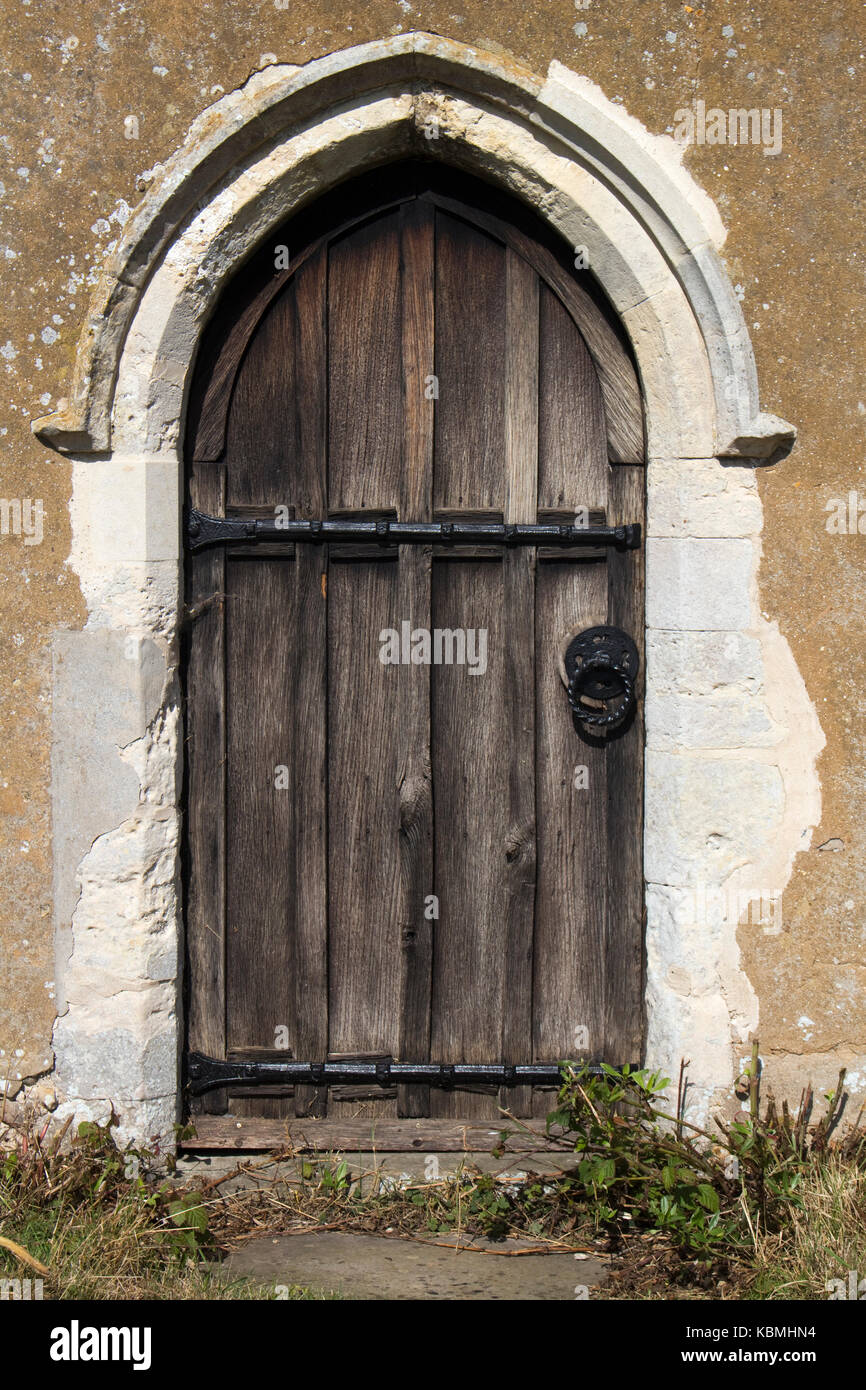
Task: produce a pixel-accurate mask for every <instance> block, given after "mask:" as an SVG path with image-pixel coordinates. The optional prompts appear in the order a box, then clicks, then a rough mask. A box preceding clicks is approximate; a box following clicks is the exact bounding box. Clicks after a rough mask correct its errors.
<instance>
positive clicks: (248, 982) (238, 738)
mask: <svg viewBox="0 0 866 1390" xmlns="http://www.w3.org/2000/svg"><path fill="white" fill-rule="evenodd" d="M293 570H294V561H292V560H282V561H281V560H272V559H266V560H258V559H243V560H230V561H229V562H228V565H227V586H226V587H227V593H228V598H227V627H226V672H227V683H228V690H229V699H228V703H227V740H226V743H227V761H226V774H227V781H226V825H227V853H228V863H229V866H230V870H231V872H230V873H229V874H228V877H227V915H228V932H227V967H226V1000H227V1018H226V1036H227V1044H228V1046H229V1047H230V1048H231V1049H233V1051H235V1052H236V1053H237V1052H239V1051H242V1050H243V1049H244V1048H245V1047H257V1048H258V1047H269V1046H270V1047H273V1046H274V1045H275V1038H276V1036H277V1034H276V1032H275V1030H276V1029H277V1028H281V1027H284V1028H287V1029H288V1043H289V1047H290V1048H291V1049H292V1051H293V1053H294V1055H297V1030H296V1019H295V1010H294V989H293V987H292V981H293V974H294V959H293V954H294V953H293V949H292V948H293V942H294V920H293V918H294V903H295V883H294V862H293V861H294V856H293V852H292V851H293V843H294V800H293V796H292V788H291V785H290V784H289V785H288V786H286V787H278V786H277V785H276V783H277V780H278V774H277V769H278V768H279V767H285V768H287V769H291V768H292V766H293V763H294V747H293V738H292V733H293V729H292V720H291V705H292V689H293V684H294V680H293V666H294V661H295V628H294V624H293V622H292V618H293V608H294V603H293V595H294V572H293ZM241 692H242V698H238V696H239V695H241ZM279 780H282V778H280V779H279Z"/></svg>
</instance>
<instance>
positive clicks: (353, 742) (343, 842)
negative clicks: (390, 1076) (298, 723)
mask: <svg viewBox="0 0 866 1390" xmlns="http://www.w3.org/2000/svg"><path fill="white" fill-rule="evenodd" d="M398 604H399V576H398V567H397V566H396V565H394V564H393V562H390V561H381V560H380V561H376V560H375V559H373V560H369V561H357V562H352V563H347V564H340V565H337V564H335V565H332V567H331V570H330V575H329V582H328V609H329V611H328V707H329V729H328V855H329V871H328V878H329V885H330V890H329V1019H330V1023H329V1032H330V1039H329V1051H330V1052H331V1053H340V1054H344V1055H353V1054H356V1053H357V1052H376V1053H384V1054H387V1055H390V1056H394V1055H396V1052H397V1049H398V1046H399V1023H400V1002H401V961H400V953H399V951H398V950H396V949H395V944H396V943H395V939H394V938H395V923H396V922H397V921H398V920H399V911H400V902H401V894H400V886H401V863H400V796H399V790H398V778H399V764H400V758H399V751H398V747H397V742H396V739H395V727H394V712H395V709H396V707H397V705H398V703H399V702H400V700H401V698H402V692H401V689H400V686H401V682H402V681H403V680H404V679H405V678H406V677H407V676H408V675H410V674H411V673H412V669H413V668H412V667H404V666H385V665H383V664H382V663H381V662H380V660H379V647H380V643H379V634H380V632H381V631H382V629H383V628H388V627H393V626H395V614H396V612H397V609H398ZM381 1106H382V1109H383V1110H384V1111H385V1112H386V1113H390V1114H394V1113H395V1107H394V1103H393V1102H388V1101H383V1102H382V1103H381Z"/></svg>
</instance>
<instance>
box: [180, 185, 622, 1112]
mask: <svg viewBox="0 0 866 1390" xmlns="http://www.w3.org/2000/svg"><path fill="white" fill-rule="evenodd" d="M187 459H188V471H187V476H188V505H189V506H190V507H192V508H195V509H197V510H198V511H200V512H203V513H206V514H208V515H210V516H215V517H222V516H227V517H236V518H244V519H249V518H255V517H262V518H271V519H273V518H274V517H275V516H277V515H279V516H281V517H283V518H293V519H305V520H309V521H315V520H321V519H326V518H330V519H335V518H357V519H367V520H369V519H376V518H380V519H388V518H391V519H395V520H401V521H448V520H454V519H461V518H463V519H466V518H471V519H480V520H497V521H504V522H515V523H520V522H529V523H533V522H537V521H541V520H546V519H556V520H560V521H563V520H567V521H569V522H570V521H572V520H573V519H574V517H575V515H576V514H579V509H588V511H589V512H590V513H591V514H592V517H593V520H595V521H598V520H601V521H604V522H607V523H608V524H611V525H613V524H620V523H625V522H640V521H641V519H642V515H643V496H644V483H643V468H642V464H643V436H642V425H641V416H640V397H639V392H638V388H637V381H636V377H635V374H634V368H633V365H632V362H631V359H630V356H629V353H628V351H627V349H626V347H625V345H624V342H623V340H622V337H621V335H620V333H619V331H618V329H617V327H616V325H615V324H613V323H612V322H611V320H610V316H609V314H608V313H607V311H606V309H605V307H604V305H603V304H602V302H601V300H600V297H599V295H598V293H597V292H595V291H594V289H593V286H592V282H591V277H589V276H588V274H587V273H586V272H584V273H578V272H576V271H575V270H574V269H573V266H572V257H571V253H570V252H569V249H568V248H567V247H565V246H563V245H561V244H560V243H559V242H558V240H557V239H555V238H553V237H552V236H551V234H550V233H549V232H548V231H547V230H546V229H545V228H543V227H542V226H541V224H540V223H537V222H536V221H535V220H534V219H533V217H532V215H531V213H529V212H528V211H527V210H526V209H524V208H523V207H522V206H520V205H517V204H516V203H514V204H513V203H510V202H508V201H507V200H505V199H502V198H501V197H499V196H498V195H496V194H494V193H493V191H492V190H490V189H488V188H486V187H485V186H484V185H481V184H476V183H474V182H472V181H470V180H468V179H465V178H459V177H458V176H456V175H454V174H451V175H448V174H443V173H441V172H440V173H437V172H435V170H434V169H433V167H432V166H425V165H405V166H401V167H397V168H391V169H389V170H386V171H384V172H381V173H379V174H378V175H375V176H368V177H367V178H366V179H363V180H360V181H356V182H355V183H353V184H351V185H347V186H345V187H344V188H343V189H341V190H338V191H337V193H336V194H333V195H331V196H329V197H328V198H327V199H324V200H322V202H321V203H320V204H319V205H317V206H316V207H315V208H313V209H312V210H310V211H308V212H307V213H305V214H303V215H302V216H300V217H299V218H297V219H296V220H295V222H294V223H292V224H291V225H290V226H289V227H288V228H287V229H286V231H285V233H284V234H280V235H278V236H277V237H275V238H274V240H273V243H269V244H268V246H267V247H265V248H263V250H262V252H261V254H260V255H259V256H258V257H257V258H256V260H254V261H253V262H252V263H251V264H250V265H249V266H248V267H247V268H246V269H245V270H244V271H242V272H241V274H240V275H239V276H238V277H237V278H236V280H235V281H234V282H233V283H232V285H231V286H230V287H229V289H228V290H227V291H226V292H225V294H224V295H223V298H222V302H221V305H220V308H219V311H218V313H217V315H216V317H215V319H214V321H213V323H212V325H211V329H210V332H209V334H208V337H207V339H206V342H205V344H204V346H203V349H202V353H201V357H200V361H199V364H198V367H197V370H196V376H195V380H194V383H193V391H192V397H191V405H190V413H189V427H188V446H187ZM188 559H189V563H188V565H187V614H188V621H187V625H186V631H187V633H188V657H187V667H186V671H187V675H186V698H187V705H186V721H187V725H186V733H187V743H186V747H187V754H188V772H187V805H188V814H187V829H186V843H187V860H186V862H187V871H186V919H187V985H188V999H187V1018H188V1025H187V1026H188V1048H189V1051H190V1052H191V1053H194V1054H201V1055H204V1056H206V1057H209V1058H211V1059H215V1060H217V1061H221V1060H224V1059H228V1060H230V1061H235V1062H236V1061H238V1060H241V1061H244V1060H245V1061H256V1060H257V1059H258V1060H260V1061H261V1060H271V1061H277V1062H279V1061H281V1060H283V1061H285V1060H289V1059H294V1060H297V1061H303V1062H321V1061H325V1060H337V1059H359V1058H365V1059H377V1058H378V1059H387V1058H392V1059H396V1060H402V1061H412V1062H420V1061H425V1060H432V1061H434V1062H439V1063H461V1062H476V1063H481V1062H491V1063H493V1062H496V1063H500V1062H505V1063H509V1062H511V1063H522V1062H530V1061H537V1062H554V1063H555V1062H558V1061H560V1060H562V1059H563V1058H566V1057H575V1056H588V1057H591V1058H593V1059H603V1060H607V1061H610V1062H614V1063H621V1062H625V1061H629V1062H631V1061H634V1060H635V1059H636V1058H638V1057H639V1055H640V1050H641V997H642V898H643V894H642V871H641V800H642V737H641V728H642V720H641V717H640V709H639V708H638V712H637V717H634V718H632V719H631V720H630V721H629V722H628V724H627V725H626V726H624V727H623V728H622V729H620V730H618V731H616V732H615V733H611V734H610V735H608V736H607V737H592V736H590V735H587V734H585V733H583V732H582V731H581V729H580V728H579V727H576V726H575V723H574V720H573V719H572V716H571V712H570V710H569V707H568V702H567V698H566V691H565V687H564V684H563V680H562V654H563V651H564V648H565V646H566V644H567V642H568V639H569V636H570V635H571V634H573V633H574V632H576V631H579V630H580V629H582V628H586V627H590V626H593V625H595V624H598V623H612V624H616V625H618V626H619V627H621V628H623V629H624V630H626V631H627V632H628V633H630V634H631V635H632V636H633V637H634V639H635V640H636V641H637V643H638V645H639V648H640V649H641V651H642V648H643V643H642V632H643V588H642V573H643V569H642V551H641V550H640V549H638V550H629V551H619V550H616V549H610V548H606V549H598V550H594V551H590V552H587V551H586V550H585V549H584V550H574V551H571V550H568V551H562V550H545V549H544V548H543V547H534V546H521V547H516V546H515V547H509V546H504V547H499V548H493V549H492V548H489V547H488V548H486V549H483V550H482V549H480V548H473V547H472V546H465V545H457V546H455V545H452V546H450V547H449V546H443V545H408V544H404V545H400V546H396V545H381V546H378V547H376V546H371V545H369V544H366V545H353V544H352V543H350V542H343V543H342V544H334V543H329V544H320V545H313V544H297V545H295V546H291V545H288V544H285V543H283V544H262V543H258V544H253V543H252V542H246V541H244V540H243V539H235V540H233V541H232V542H231V543H229V544H217V545H211V546H209V547H207V548H204V549H202V550H200V551H196V552H195V553H193V554H191V555H190V556H189V557H188ZM437 631H438V633H439V634H440V644H439V647H438V654H439V660H438V661H437V659H436V656H437V647H436V633H437ZM425 632H426V633H428V634H429V651H427V650H426V648H425V639H424V637H423V634H424V633H425ZM443 633H447V634H451V635H450V636H448V637H441V634H443ZM455 633H456V634H458V636H456V637H455V636H454V634H455ZM460 633H462V634H463V638H462V642H463V644H464V645H463V646H462V647H461V639H460V637H459V634H460ZM419 634H420V635H419ZM473 634H474V635H473ZM482 634H484V637H483V638H482ZM395 638H396V645H395ZM482 648H483V659H482ZM413 652H414V656H413ZM449 652H450V655H451V657H452V660H451V661H450V662H449V661H448V660H447V656H448V654H449ZM461 654H462V655H463V658H464V659H463V661H462V662H461V661H460V657H461ZM389 655H390V659H386V658H388V657H389ZM428 657H429V660H428ZM503 1103H504V1104H506V1105H508V1106H509V1107H510V1108H511V1109H512V1110H514V1111H516V1112H517V1113H521V1114H524V1115H527V1114H532V1113H535V1114H543V1113H545V1112H546V1111H547V1109H549V1108H550V1094H549V1093H548V1092H543V1091H537V1092H536V1093H535V1094H533V1092H532V1090H531V1088H530V1087H529V1086H525V1085H524V1086H518V1087H514V1086H510V1087H502V1088H497V1087H494V1086H486V1087H485V1086H473V1087H472V1088H471V1089H466V1090H464V1089H461V1088H459V1087H457V1088H455V1087H452V1088H442V1087H439V1086H426V1085H421V1084H412V1085H399V1086H396V1085H395V1086H392V1085H382V1084H379V1085H375V1084H374V1085H368V1086H364V1085H358V1084H357V1083H355V1084H352V1085H346V1086H338V1085H332V1086H330V1087H329V1088H326V1087H325V1086H324V1085H318V1086H314V1085H312V1084H303V1085H292V1084H287V1083H286V1082H285V1081H284V1080H281V1079H280V1078H279V1077H278V1076H276V1077H275V1078H274V1080H273V1083H272V1084H271V1085H269V1086H266V1087H262V1086H256V1087H251V1086H243V1085H232V1086H226V1087H222V1088H220V1089H218V1090H213V1091H210V1092H209V1093H207V1095H205V1096H204V1097H203V1098H202V1099H201V1100H200V1101H199V1102H197V1103H196V1106H195V1107H194V1108H196V1109H204V1110H206V1111H210V1112H211V1113H217V1114H231V1115H240V1116H244V1115H246V1116H265V1117H267V1116H270V1117H275V1118H276V1117H309V1116H319V1117H324V1116H326V1115H327V1117H328V1120H329V1121H336V1122H339V1121H341V1119H342V1118H344V1117H352V1118H353V1119H355V1118H357V1116H358V1115H363V1116H376V1117H379V1118H381V1119H387V1118H391V1119H393V1120H396V1119H399V1118H400V1117H405V1116H416V1117H417V1116H425V1117H432V1118H438V1119H441V1120H442V1121H443V1122H444V1121H447V1120H448V1119H449V1118H450V1119H457V1118H461V1117H469V1118H472V1117H474V1118H477V1119H479V1120H484V1119H488V1118H495V1117H496V1116H497V1115H498V1113H499V1112H498V1107H499V1105H500V1104H503Z"/></svg>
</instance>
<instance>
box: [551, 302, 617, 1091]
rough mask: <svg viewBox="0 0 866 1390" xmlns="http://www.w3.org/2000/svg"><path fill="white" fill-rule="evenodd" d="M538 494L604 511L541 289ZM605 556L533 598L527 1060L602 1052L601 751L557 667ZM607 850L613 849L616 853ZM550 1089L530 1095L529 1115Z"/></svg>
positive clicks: (592, 448)
mask: <svg viewBox="0 0 866 1390" xmlns="http://www.w3.org/2000/svg"><path fill="white" fill-rule="evenodd" d="M540 339H541V392H540V423H539V438H540V450H539V454H540V456H539V498H540V505H542V506H543V507H545V508H547V507H551V508H552V507H555V506H563V504H567V505H570V507H571V508H572V509H573V511H576V509H577V508H578V507H586V508H591V509H594V508H596V507H597V508H601V509H606V507H607V502H608V476H609V474H610V472H611V470H610V468H609V466H608V463H607V445H606V439H605V424H604V412H603V407H602V399H601V391H600V388H599V384H598V380H597V378H596V374H595V368H594V366H593V364H592V361H591V359H590V357H589V354H588V352H587V350H586V348H585V346H584V344H583V342H582V340H581V337H580V334H579V333H578V331H577V328H576V326H575V324H574V322H573V320H572V318H571V317H570V315H569V314H567V313H566V311H565V309H564V308H563V306H562V304H561V303H560V302H559V301H558V300H557V299H555V298H554V296H553V295H552V294H551V292H550V291H549V290H548V289H546V288H545V289H543V290H542V294H541V334H540ZM607 599H608V595H607V570H606V559H604V558H603V559H601V560H582V559H581V560H571V561H566V560H564V559H563V560H557V559H553V560H545V562H544V564H542V565H540V566H539V570H538V580H537V607H536V660H537V699H538V752H537V761H536V776H537V798H538V826H539V831H538V858H539V863H538V891H537V895H536V921H535V961H534V1015H535V1017H534V1039H533V1058H534V1059H536V1060H538V1061H559V1060H561V1059H563V1058H565V1057H575V1056H587V1055H591V1056H592V1057H594V1058H600V1057H606V1056H607V1054H606V1052H605V1045H606V1031H605V1029H606V1017H605V968H606V966H605V962H606V957H605V951H604V923H605V921H606V892H607V880H606V865H607V861H608V855H609V853H610V852H611V846H610V844H609V840H608V823H607V795H608V793H607V768H606V750H605V747H604V744H603V742H602V741H600V740H598V739H594V738H586V737H584V736H583V735H582V734H581V733H580V732H579V731H578V730H576V729H575V726H574V722H573V720H572V716H571V712H570V710H569V708H568V702H567V698H566V690H565V687H564V685H563V682H562V680H561V677H560V671H561V669H562V657H563V654H564V649H565V647H566V646H567V644H568V639H569V636H570V635H572V634H573V633H575V632H576V631H579V630H580V629H582V628H586V627H591V626H593V625H595V624H596V623H603V622H606V621H607ZM616 852H617V849H616V848H615V847H614V848H613V853H614V854H615V853H616ZM550 1108H551V1098H550V1096H546V1095H543V1094H541V1093H536V1094H535V1096H534V1098H533V1109H534V1112H535V1113H536V1114H538V1115H544V1114H546V1113H547V1112H548V1111H549V1110H550Z"/></svg>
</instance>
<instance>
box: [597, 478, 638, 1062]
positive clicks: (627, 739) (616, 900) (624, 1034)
mask: <svg viewBox="0 0 866 1390" xmlns="http://www.w3.org/2000/svg"><path fill="white" fill-rule="evenodd" d="M645 481H646V476H645V472H644V470H643V469H642V468H640V467H625V466H619V467H617V468H613V469H611V480H610V510H611V519H612V524H614V525H617V524H618V523H620V522H622V521H626V520H628V521H643V519H644V512H645ZM644 576H645V568H644V549H643V547H641V549H640V550H627V551H621V552H612V553H611V555H610V558H609V561H608V604H609V609H608V611H609V614H610V617H609V622H611V623H612V624H613V625H614V626H615V627H620V628H622V629H623V631H624V632H627V633H628V634H629V635H630V636H631V637H633V638H634V640H635V642H636V643H637V648H638V652H639V654H640V662H641V675H640V679H639V689H638V703H637V707H636V709H635V711H634V712H633V714H632V716H630V718H629V719H628V720H627V721H626V723H625V724H624V725H623V726H622V727H621V728H620V729H618V730H615V731H614V733H613V734H611V735H608V739H607V744H608V747H607V779H608V780H607V795H608V813H607V814H608V827H609V829H608V840H609V845H610V851H609V855H608V869H607V880H608V887H607V928H606V935H605V957H606V969H605V976H606V986H605V988H606V1008H607V1021H606V1027H605V1037H606V1044H607V1054H608V1056H609V1057H613V1058H617V1059H619V1061H621V1062H633V1061H636V1060H638V1059H639V1058H640V1056H641V1053H642V1047H643V999H644V988H643V982H644V973H645V972H644V887H643V747H644V721H643V698H642V694H643V685H644V669H645V662H646V653H645V643H644V582H645V580H644Z"/></svg>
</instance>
